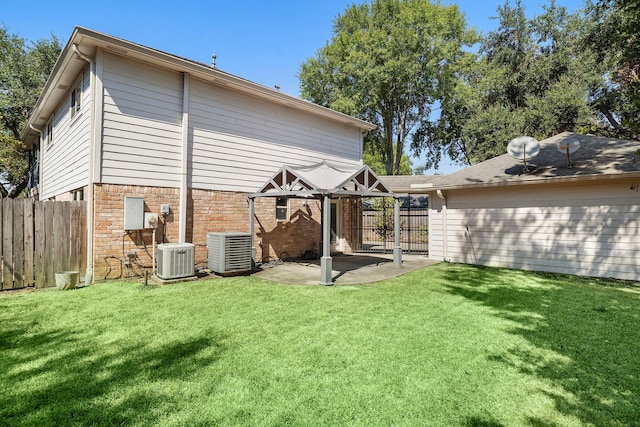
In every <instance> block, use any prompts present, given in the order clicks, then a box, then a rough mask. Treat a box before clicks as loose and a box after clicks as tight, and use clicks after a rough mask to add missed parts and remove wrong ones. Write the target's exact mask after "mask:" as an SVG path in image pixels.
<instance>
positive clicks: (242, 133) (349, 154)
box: [189, 79, 361, 192]
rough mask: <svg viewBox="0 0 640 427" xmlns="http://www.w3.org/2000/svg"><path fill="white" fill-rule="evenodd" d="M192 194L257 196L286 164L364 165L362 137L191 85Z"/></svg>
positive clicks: (302, 115)
mask: <svg viewBox="0 0 640 427" xmlns="http://www.w3.org/2000/svg"><path fill="white" fill-rule="evenodd" d="M189 128H190V134H191V135H190V138H191V141H192V143H193V151H192V156H191V158H190V164H191V166H192V168H191V171H192V176H191V180H190V182H189V186H192V187H193V188H200V189H208V190H224V191H243V192H254V191H257V190H258V189H259V188H260V187H261V186H262V185H263V184H264V183H265V181H266V180H267V179H268V178H269V177H270V176H272V175H273V173H274V172H275V171H276V170H277V169H278V168H280V167H281V166H282V165H283V164H290V165H308V164H312V163H317V162H320V161H322V160H327V161H330V162H333V163H336V164H339V165H345V166H346V165H349V166H352V165H359V164H360V138H361V136H360V131H359V130H358V129H356V128H353V127H350V126H346V125H341V124H337V123H335V122H332V121H329V120H325V119H322V118H318V117H314V116H312V115H310V114H306V113H303V112H300V111H296V110H294V109H289V108H286V107H282V106H276V105H273V104H269V103H267V102H265V101H261V100H258V99H255V98H252V97H249V96H247V95H244V94H240V93H237V92H234V91H231V90H229V89H226V88H223V87H220V86H214V85H211V84H209V83H206V82H203V81H200V80H197V79H191V82H190V93H189Z"/></svg>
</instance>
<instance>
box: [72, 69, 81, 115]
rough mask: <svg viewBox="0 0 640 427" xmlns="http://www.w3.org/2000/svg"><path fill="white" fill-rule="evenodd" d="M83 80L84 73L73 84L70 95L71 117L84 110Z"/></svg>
mask: <svg viewBox="0 0 640 427" xmlns="http://www.w3.org/2000/svg"><path fill="white" fill-rule="evenodd" d="M82 81H83V75H82V74H81V75H80V77H79V78H78V80H76V82H75V83H74V84H73V89H71V94H70V96H69V110H70V116H71V119H73V118H74V117H77V116H79V115H80V111H81V110H82Z"/></svg>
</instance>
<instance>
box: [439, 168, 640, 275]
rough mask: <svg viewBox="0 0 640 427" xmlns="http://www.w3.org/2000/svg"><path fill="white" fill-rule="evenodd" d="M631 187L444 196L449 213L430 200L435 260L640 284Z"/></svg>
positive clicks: (639, 207)
mask: <svg viewBox="0 0 640 427" xmlns="http://www.w3.org/2000/svg"><path fill="white" fill-rule="evenodd" d="M633 184H634V182H631V181H628V180H608V181H599V182H591V183H588V184H563V185H537V186H534V185H530V186H518V187H502V188H495V189H474V190H455V191H449V192H447V191H444V194H445V196H446V198H447V207H446V214H444V213H443V207H442V205H443V202H442V200H440V199H437V197H432V198H431V199H430V200H431V201H433V203H432V206H431V209H432V210H431V216H430V220H431V224H430V248H429V249H430V257H432V258H434V259H447V260H449V261H452V262H463V263H471V264H480V265H491V266H499V267H509V268H521V269H528V270H539V271H550V272H558V273H570V274H578V275H585V276H599V277H615V278H620V279H630V280H640V259H639V255H638V254H640V238H639V236H640V193H638V192H637V191H635V190H633V188H632V185H633ZM635 184H637V182H635ZM444 215H446V218H447V225H446V228H447V231H446V236H445V235H444V231H443V228H444V223H443V221H444V218H443V216H444ZM445 238H446V248H445V244H444V241H445ZM445 251H446V253H445Z"/></svg>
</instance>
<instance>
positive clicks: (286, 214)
mask: <svg viewBox="0 0 640 427" xmlns="http://www.w3.org/2000/svg"><path fill="white" fill-rule="evenodd" d="M281 201H284V203H285V204H284V205H282V204H278V202H281ZM279 210H283V211H284V218H278V216H279V215H278V212H279ZM276 221H277V222H286V221H289V198H288V197H276Z"/></svg>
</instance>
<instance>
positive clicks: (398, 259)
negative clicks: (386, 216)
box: [393, 197, 402, 267]
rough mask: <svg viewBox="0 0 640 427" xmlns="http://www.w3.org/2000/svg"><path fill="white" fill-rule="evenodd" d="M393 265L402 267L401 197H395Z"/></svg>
mask: <svg viewBox="0 0 640 427" xmlns="http://www.w3.org/2000/svg"><path fill="white" fill-rule="evenodd" d="M393 217H394V218H393V235H394V242H393V265H395V266H396V267H402V246H400V198H399V197H395V198H394V204H393Z"/></svg>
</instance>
